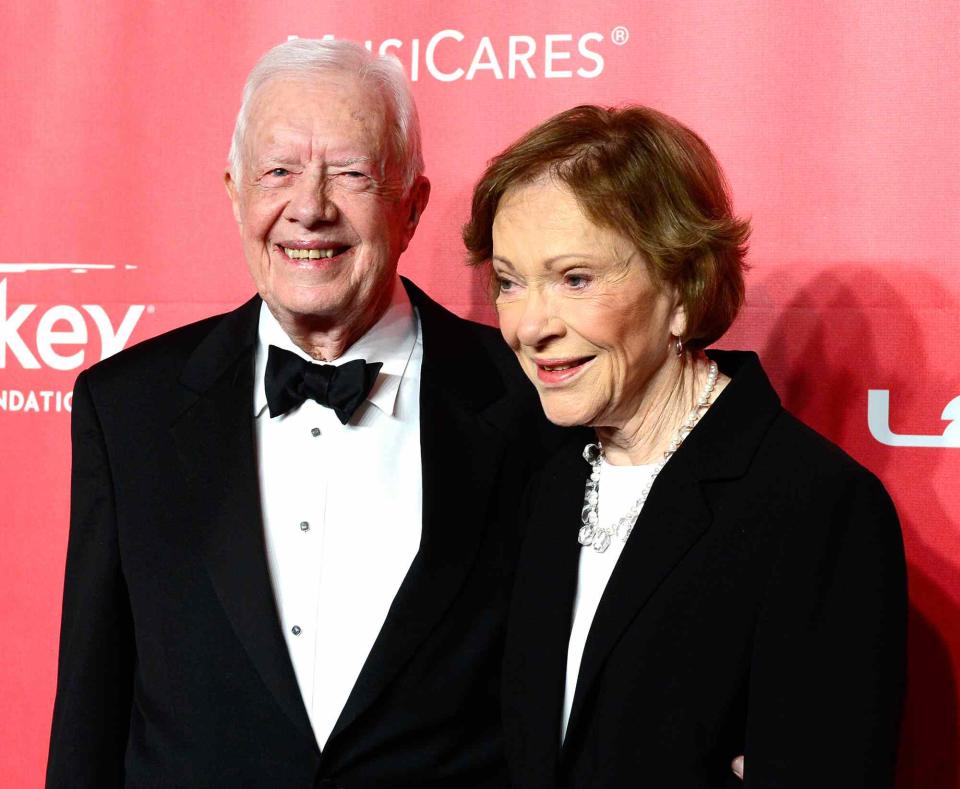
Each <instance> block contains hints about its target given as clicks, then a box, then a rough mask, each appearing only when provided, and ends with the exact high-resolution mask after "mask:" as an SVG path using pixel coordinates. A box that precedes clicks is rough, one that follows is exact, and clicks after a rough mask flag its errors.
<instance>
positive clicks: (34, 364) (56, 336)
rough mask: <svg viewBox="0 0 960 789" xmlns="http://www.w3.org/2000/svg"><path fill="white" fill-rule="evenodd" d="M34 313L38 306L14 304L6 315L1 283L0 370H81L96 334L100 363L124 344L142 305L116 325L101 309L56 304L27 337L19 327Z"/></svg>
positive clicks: (0, 283) (4, 288) (4, 290)
mask: <svg viewBox="0 0 960 789" xmlns="http://www.w3.org/2000/svg"><path fill="white" fill-rule="evenodd" d="M8 265H9V264H8ZM24 265H26V264H24ZM45 265H58V264H45ZM69 265H70V270H74V269H75V268H76V266H74V264H69ZM84 268H93V266H84ZM36 309H37V305H36V304H18V305H17V306H16V307H13V309H12V310H11V311H10V312H9V313H8V312H7V280H6V279H3V280H0V369H3V368H5V367H7V362H8V360H12V359H15V360H16V361H17V362H18V363H19V365H20V366H21V367H22V368H24V369H25V370H39V369H40V368H41V364H40V363H41V362H43V365H44V366H46V367H49V368H52V369H54V370H75V369H77V368H78V367H81V366H83V363H84V357H85V354H86V351H85V347H84V346H86V345H87V342H88V341H89V338H90V336H91V335H92V334H94V333H95V334H97V335H99V338H100V358H101V359H106V358H107V357H108V356H112V355H113V354H115V353H116V352H117V351H120V350H122V349H123V347H124V345H126V343H127V341H128V340H129V339H130V335H132V334H133V330H134V328H135V327H136V325H137V321H139V320H140V316H141V315H143V312H144V310H145V309H146V305H145V304H131V305H130V306H129V307H128V308H127V311H126V313H125V314H124V316H123V317H122V318H121V320H120V322H119V323H118V324H117V325H116V326H114V325H113V323H112V322H111V320H110V317H109V316H108V315H107V311H106V310H105V309H104V308H103V307H101V306H100V305H99V304H82V305H81V306H80V308H77V307H74V306H72V305H70V304H57V305H54V306H52V307H50V308H49V309H47V310H46V311H45V312H44V313H43V314H41V315H40V320H39V321H38V323H37V327H36V330H35V333H33V334H32V335H25V333H24V328H23V325H24V323H25V322H26V320H27V318H29V317H30V316H31V315H32V314H33V312H34V310H36ZM91 324H92V325H91ZM8 351H9V353H8Z"/></svg>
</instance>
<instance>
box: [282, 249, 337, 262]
mask: <svg viewBox="0 0 960 789" xmlns="http://www.w3.org/2000/svg"><path fill="white" fill-rule="evenodd" d="M283 251H284V252H285V253H286V255H287V257H288V258H291V259H292V260H308V259H309V260H319V259H320V258H332V257H333V256H334V255H335V254H336V250H335V249H290V248H289V247H283Z"/></svg>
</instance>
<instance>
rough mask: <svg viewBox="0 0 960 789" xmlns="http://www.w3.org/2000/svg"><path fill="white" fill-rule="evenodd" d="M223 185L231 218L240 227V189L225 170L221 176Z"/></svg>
mask: <svg viewBox="0 0 960 789" xmlns="http://www.w3.org/2000/svg"><path fill="white" fill-rule="evenodd" d="M223 185H224V186H225V187H226V188H227V196H228V197H229V198H230V206H231V207H232V208H233V218H234V219H236V220H237V224H238V225H242V224H243V222H241V221H240V189H239V188H238V186H237V182H236V181H234V180H233V176H232V175H231V174H230V171H229V170H226V171H225V172H224V174H223Z"/></svg>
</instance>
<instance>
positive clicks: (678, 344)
mask: <svg viewBox="0 0 960 789" xmlns="http://www.w3.org/2000/svg"><path fill="white" fill-rule="evenodd" d="M673 350H674V351H676V353H677V356H683V340H681V339H680V338H679V337H677V339H676V340H674V343H673Z"/></svg>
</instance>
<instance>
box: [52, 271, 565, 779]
mask: <svg viewBox="0 0 960 789" xmlns="http://www.w3.org/2000/svg"><path fill="white" fill-rule="evenodd" d="M405 284H406V285H407V289H408V292H409V293H410V296H411V299H412V301H413V303H414V305H415V306H416V308H417V309H418V312H419V316H420V320H421V327H422V332H423V343H424V360H423V368H422V379H421V391H420V403H421V449H422V471H423V509H424V512H423V536H422V541H421V545H420V550H419V553H418V554H417V556H416V558H415V560H414V562H413V564H412V566H411V568H410V570H409V572H408V574H407V576H406V578H405V580H404V582H403V584H402V585H401V588H400V589H399V591H398V593H397V595H396V598H395V599H394V601H393V604H392V606H391V608H390V611H389V614H388V616H387V619H386V621H385V623H384V625H383V628H382V630H381V632H380V634H379V637H378V639H377V641H376V643H375V645H374V646H373V649H372V650H371V653H370V655H369V657H368V659H367V661H366V664H365V665H364V667H363V670H362V672H361V673H360V676H359V678H358V680H357V682H356V685H355V686H354V688H353V691H352V693H351V695H350V697H349V700H348V701H347V703H346V706H345V708H344V709H343V711H342V714H341V715H340V718H339V720H338V722H337V724H336V726H335V728H334V730H333V732H332V734H331V735H330V738H329V740H328V742H327V744H326V746H325V747H324V749H323V752H322V753H321V752H320V750H319V749H318V747H317V745H316V742H315V739H314V736H313V733H312V731H311V728H310V722H309V719H308V717H307V713H306V710H305V708H304V705H303V702H302V699H301V696H300V692H299V689H298V686H297V682H296V678H295V675H294V671H293V668H292V665H291V662H290V659H289V657H288V654H287V651H286V646H285V644H284V640H283V636H282V633H281V631H280V625H279V620H278V616H277V612H276V608H275V603H274V598H273V594H272V590H271V585H270V579H269V575H268V569H267V564H266V559H265V555H264V542H263V528H262V522H261V514H260V513H261V508H260V501H259V495H258V482H257V473H256V457H255V454H256V447H255V438H254V425H253V371H254V351H255V347H256V341H257V321H258V315H259V310H260V300H259V298H255V299H253V300H251V301H250V302H248V303H247V304H245V305H244V306H242V307H240V308H239V309H238V310H236V311H234V312H231V313H228V314H226V315H223V316H218V317H215V318H210V319H208V320H205V321H202V322H199V323H197V324H193V325H191V326H187V327H184V328H182V329H178V330H176V331H173V332H171V333H169V334H166V335H164V336H162V337H159V338H156V339H154V340H150V341H147V342H144V343H141V344H140V345H138V346H135V347H134V348H131V349H129V350H127V351H125V352H123V353H121V354H119V355H117V356H115V357H113V358H111V359H108V360H107V361H106V362H103V363H101V364H98V365H96V366H95V367H93V368H91V369H90V370H88V371H87V372H85V373H83V374H81V376H80V377H79V378H78V380H77V385H76V394H75V398H74V402H73V447H74V460H73V480H72V482H73V494H72V495H73V498H72V511H71V525H70V539H69V545H68V552H67V568H66V582H65V589H64V609H63V624H62V631H61V645H60V668H59V674H58V686H57V696H56V702H55V708H54V716H53V730H52V736H51V747H50V758H49V763H48V768H47V786H48V787H65V788H66V787H69V788H70V789H81V788H82V787H91V789H94V788H95V789H104V788H105V787H115V786H126V787H158V788H159V787H163V788H164V789H174V787H184V788H187V787H190V788H194V789H200V788H201V787H202V788H207V787H230V788H231V789H239V788H240V787H251V788H253V787H264V789H266V788H267V787H269V789H286V788H287V787H289V788H290V789H294V788H297V789H301V788H302V787H313V786H323V787H336V786H340V787H347V788H348V789H353V788H354V787H401V786H417V787H434V786H436V787H441V786H450V787H458V788H459V787H487V786H502V785H504V784H505V782H506V779H505V776H504V765H503V758H502V745H501V736H500V718H499V701H498V686H499V679H498V677H499V665H500V658H501V654H502V635H503V627H504V621H505V614H506V598H507V593H508V588H509V584H510V581H511V578H512V570H513V565H514V559H515V553H516V547H515V546H516V544H517V539H516V538H515V535H514V532H513V528H514V526H515V520H516V508H517V500H518V499H519V495H520V493H521V491H522V487H523V485H524V484H525V482H526V481H527V477H528V471H529V467H530V465H531V464H532V463H533V462H535V461H536V460H537V457H536V454H537V451H538V450H537V447H538V446H539V442H540V441H541V440H543V439H544V438H545V437H546V436H548V434H549V431H546V430H545V428H544V425H545V423H544V422H543V420H542V417H541V416H540V409H539V405H538V404H537V403H536V398H535V396H534V393H533V390H532V388H531V387H530V386H529V384H528V383H527V382H526V381H525V379H523V377H522V374H521V373H520V371H519V367H518V366H517V364H516V361H515V360H514V358H513V356H512V354H510V352H509V351H508V349H507V348H506V346H505V345H504V344H503V342H502V340H501V339H500V337H499V335H498V334H497V333H496V332H495V331H494V330H492V329H489V328H487V327H482V326H478V325H476V324H472V323H469V322H467V321H464V320H461V319H459V318H457V317H455V316H454V315H452V314H451V313H448V312H447V311H445V310H444V309H442V308H441V307H440V306H439V305H437V304H435V303H433V302H432V301H430V300H429V299H428V298H427V297H426V296H425V295H424V294H423V293H421V292H420V291H419V290H417V289H416V288H415V287H414V286H412V285H410V284H409V283H405ZM371 495H376V492H375V491H373V492H371ZM370 550H371V551H375V550H377V546H376V545H371V546H370ZM344 605H349V601H344ZM326 648H328V649H331V650H335V649H336V648H337V645H336V644H333V643H331V644H328V645H327V647H326Z"/></svg>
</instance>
